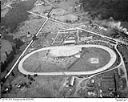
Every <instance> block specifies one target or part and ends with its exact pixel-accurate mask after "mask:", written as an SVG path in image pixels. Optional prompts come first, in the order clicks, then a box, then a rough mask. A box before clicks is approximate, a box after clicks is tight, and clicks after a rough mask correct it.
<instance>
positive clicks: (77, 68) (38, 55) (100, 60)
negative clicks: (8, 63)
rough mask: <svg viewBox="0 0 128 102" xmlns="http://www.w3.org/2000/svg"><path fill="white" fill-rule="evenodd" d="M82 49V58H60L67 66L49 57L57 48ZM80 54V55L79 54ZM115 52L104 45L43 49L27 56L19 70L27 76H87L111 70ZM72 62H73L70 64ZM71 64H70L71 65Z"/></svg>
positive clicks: (21, 62)
mask: <svg viewBox="0 0 128 102" xmlns="http://www.w3.org/2000/svg"><path fill="white" fill-rule="evenodd" d="M64 47H65V48H66V47H67V48H69V47H71V48H81V49H82V50H81V52H80V53H81V55H80V58H76V57H75V55H74V54H73V55H72V56H68V57H67V56H66V57H63V56H62V57H60V58H59V60H62V61H61V62H60V63H62V64H64V62H63V60H67V59H68V61H67V62H66V63H67V64H66V65H64V66H65V67H63V65H61V64H60V65H59V64H58V63H59V62H57V61H54V59H55V60H56V59H57V58H54V57H47V55H48V53H49V51H50V50H55V49H57V48H59V49H60V48H62V49H63V48H64ZM78 54H79V53H78ZM116 57H117V56H116V54H115V52H114V51H113V50H112V49H110V48H108V47H105V46H102V45H91V44H90V45H75V46H74V45H73V46H57V47H47V48H41V49H39V50H36V51H33V52H31V53H29V54H27V55H26V56H25V57H24V58H23V59H22V60H21V61H20V63H19V65H18V69H19V71H20V72H21V73H23V74H26V75H28V74H29V75H34V74H38V75H85V74H94V73H97V72H100V71H103V70H106V69H108V68H110V67H111V66H112V65H113V64H114V63H115V61H116ZM70 61H71V62H70ZM69 62H70V63H69Z"/></svg>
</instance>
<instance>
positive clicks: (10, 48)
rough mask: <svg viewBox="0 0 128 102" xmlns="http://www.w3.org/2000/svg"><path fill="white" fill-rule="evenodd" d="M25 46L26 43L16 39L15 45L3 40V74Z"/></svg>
mask: <svg viewBox="0 0 128 102" xmlns="http://www.w3.org/2000/svg"><path fill="white" fill-rule="evenodd" d="M23 44H24V43H23V42H22V41H21V40H20V39H14V42H13V43H11V42H9V41H8V40H4V39H2V40H1V72H3V71H5V70H6V67H7V66H8V65H9V63H11V62H12V60H13V59H14V58H15V55H16V54H17V53H18V51H19V49H20V46H22V45H23Z"/></svg>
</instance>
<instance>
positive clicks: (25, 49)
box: [5, 19, 48, 78]
mask: <svg viewBox="0 0 128 102" xmlns="http://www.w3.org/2000/svg"><path fill="white" fill-rule="evenodd" d="M47 21H48V19H46V20H45V22H44V23H43V24H42V25H41V27H40V29H39V30H38V32H37V33H36V36H37V35H38V34H39V32H40V31H41V29H42V28H43V27H44V25H45V24H46V23H47ZM32 43H33V39H32V40H31V41H30V43H29V44H28V45H27V47H26V48H25V49H24V51H23V52H22V54H21V55H20V56H19V58H18V59H17V61H16V62H15V63H14V65H13V66H12V68H11V69H10V70H9V72H8V73H7V74H6V76H5V78H7V77H8V76H9V75H10V73H11V72H12V71H13V69H14V68H15V66H16V65H17V63H18V62H19V61H20V59H21V58H22V56H23V55H24V54H25V52H26V51H27V49H28V48H29V46H30V45H31V44H32Z"/></svg>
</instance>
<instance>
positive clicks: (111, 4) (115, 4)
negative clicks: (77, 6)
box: [80, 0, 128, 21]
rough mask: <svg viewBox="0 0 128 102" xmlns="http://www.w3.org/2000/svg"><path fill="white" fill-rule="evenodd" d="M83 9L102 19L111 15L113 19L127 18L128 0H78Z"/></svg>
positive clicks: (124, 19) (125, 19)
mask: <svg viewBox="0 0 128 102" xmlns="http://www.w3.org/2000/svg"><path fill="white" fill-rule="evenodd" d="M80 2H81V3H82V8H83V10H84V11H89V12H90V13H91V14H92V15H94V16H95V17H97V16H98V15H99V14H100V15H101V18H102V19H108V18H110V17H113V18H114V19H115V20H120V21H127V20H128V12H127V10H128V5H127V4H128V0H80Z"/></svg>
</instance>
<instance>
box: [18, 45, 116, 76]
mask: <svg viewBox="0 0 128 102" xmlns="http://www.w3.org/2000/svg"><path fill="white" fill-rule="evenodd" d="M63 47H67V46H56V47H47V48H41V49H39V50H36V51H33V52H31V53H30V54H28V55H26V56H25V57H24V58H23V59H22V60H21V61H20V63H19V65H18V69H19V71H20V72H21V73H23V74H26V75H28V74H29V75H34V74H38V75H86V74H94V73H98V72H101V71H104V70H106V69H108V68H110V67H111V66H112V65H113V64H114V63H115V61H116V57H117V56H116V54H115V52H114V51H113V50H112V49H110V48H108V47H106V46H102V45H92V44H88V45H75V46H73V45H72V46H71V47H80V48H82V47H95V48H101V49H104V50H106V51H107V52H109V54H110V58H111V59H110V60H109V62H108V63H107V64H106V65H105V66H103V67H101V68H99V69H97V70H94V71H88V72H42V73H34V72H28V71H26V70H24V68H23V66H22V65H23V63H24V61H25V60H26V59H27V58H28V57H30V56H31V55H32V54H34V53H36V52H40V51H45V50H51V49H57V48H63ZM68 47H69V46H68Z"/></svg>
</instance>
